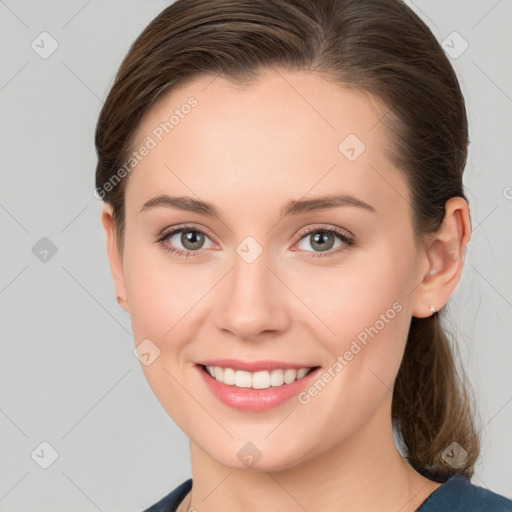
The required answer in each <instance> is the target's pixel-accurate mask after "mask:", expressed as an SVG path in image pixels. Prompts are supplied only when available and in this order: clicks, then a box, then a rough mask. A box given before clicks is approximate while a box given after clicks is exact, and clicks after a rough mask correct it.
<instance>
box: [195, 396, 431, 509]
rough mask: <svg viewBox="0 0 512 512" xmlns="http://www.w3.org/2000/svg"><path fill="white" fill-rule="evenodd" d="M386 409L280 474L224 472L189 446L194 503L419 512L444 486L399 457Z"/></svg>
mask: <svg viewBox="0 0 512 512" xmlns="http://www.w3.org/2000/svg"><path fill="white" fill-rule="evenodd" d="M381 405H383V407H381V408H380V410H377V411H376V412H375V414H374V416H373V417H372V419H371V421H370V422H368V423H366V424H365V425H364V426H363V427H361V428H359V429H358V430H357V431H356V432H354V433H353V434H352V435H351V436H350V437H349V438H347V439H344V440H343V441H342V442H341V443H339V444H337V445H334V446H333V447H332V449H330V450H329V451H328V452H327V453H325V452H324V453H321V454H319V455H316V456H314V457H311V458H308V459H306V458H305V459H304V460H303V461H302V462H300V463H298V464H296V465H295V466H293V467H291V468H288V469H284V470H280V471H278V470H276V471H260V472H258V471H257V470H253V471H248V470H243V469H234V468H231V467H227V466H225V465H222V464H219V463H218V462H217V461H215V460H214V459H213V458H211V457H210V456H209V455H208V454H207V453H206V452H204V451H203V450H202V449H201V448H200V447H199V446H198V445H197V444H195V443H193V442H191V443H190V452H191V467H192V479H193V487H192V501H191V506H192V507H194V509H197V510H200V511H201V512H220V511H223V512H226V511H232V510H244V511H247V512H256V511H261V510H265V511H267V512H277V511H282V510H297V511H301V510H317V511H322V512H331V511H332V512H334V511H339V510H350V511H351V512H363V511H368V510H376V509H378V510H379V511H380V512H397V511H400V512H409V511H414V510H416V508H418V507H419V505H420V504H421V503H422V502H423V501H424V500H425V499H426V497H427V496H428V495H429V494H430V493H432V492H433V491H434V490H435V489H436V488H437V487H438V486H439V485H440V484H437V483H435V482H432V481H431V480H428V479H426V478H424V477H422V476H421V475H420V474H419V473H417V472H416V471H414V470H413V469H412V468H411V467H410V466H409V465H408V464H407V463H406V462H405V460H404V459H403V458H402V456H401V455H400V453H399V452H398V450H397V449H396V446H395V442H394V438H393V430H392V425H391V418H390V414H389V411H390V406H391V404H390V403H388V404H381ZM384 405H386V406H385V407H384ZM188 501H189V497H187V498H186V500H185V502H186V503H187V504H188ZM192 510H193V509H192Z"/></svg>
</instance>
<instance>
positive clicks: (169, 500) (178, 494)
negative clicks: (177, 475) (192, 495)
mask: <svg viewBox="0 0 512 512" xmlns="http://www.w3.org/2000/svg"><path fill="white" fill-rule="evenodd" d="M190 489H192V479H191V478H189V479H188V480H185V482H183V483H182V484H180V485H178V487H176V489H174V490H173V491H171V492H170V493H169V494H167V495H166V496H164V497H163V498H162V499H161V500H159V501H158V502H157V503H155V504H154V505H151V507H149V508H147V509H146V510H144V512H175V510H176V508H177V507H178V505H179V504H180V503H181V502H182V501H183V498H184V497H185V496H186V495H187V493H188V492H189V491H190Z"/></svg>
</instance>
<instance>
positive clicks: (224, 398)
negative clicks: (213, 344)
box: [196, 360, 321, 412]
mask: <svg viewBox="0 0 512 512" xmlns="http://www.w3.org/2000/svg"><path fill="white" fill-rule="evenodd" d="M224 361H225V360H224ZM217 363H218V362H217ZM259 364H260V366H258V368H261V362H260V363H259ZM212 366H223V367H224V368H232V367H231V366H229V365H227V366H224V365H221V364H214V365H212ZM196 368H197V369H198V371H199V374H200V375H201V377H202V379H203V380H204V382H205V384H206V386H207V387H208V389H209V390H210V391H211V392H212V394H213V395H214V396H215V397H216V398H217V399H218V400H220V401H221V402H222V403H224V404H226V405H228V406H230V407H232V408H234V409H239V410H242V411H249V412H263V411H267V410H269V409H272V408H274V407H277V406H279V405H281V404H282V403H283V402H285V401H287V400H289V399H291V398H293V397H294V396H296V395H298V394H299V393H300V391H302V390H303V389H304V388H305V387H306V386H308V385H309V384H310V383H311V381H312V379H314V378H315V377H316V375H317V373H318V371H319V370H320V369H321V368H320V367H318V368H315V369H314V370H311V371H310V372H309V373H308V374H307V375H306V376H305V377H303V378H302V379H299V380H296V381H294V382H292V383H290V384H283V385H282V386H276V387H272V386H271V387H269V388H267V389H252V388H237V387H236V386H228V385H227V384H223V383H222V382H219V381H217V380H216V379H214V378H213V377H211V376H210V375H209V374H208V373H207V372H206V369H205V368H203V367H202V366H200V365H196ZM280 368H283V367H282V366H280ZM295 368H306V366H301V367H297V366H295ZM283 369H284V368H283Z"/></svg>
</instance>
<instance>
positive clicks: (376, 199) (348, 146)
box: [126, 71, 408, 210]
mask: <svg viewBox="0 0 512 512" xmlns="http://www.w3.org/2000/svg"><path fill="white" fill-rule="evenodd" d="M385 112H386V108H385V107H384V106H383V105H382V104H381V103H380V102H379V101H378V100H377V99H376V98H375V97H373V96H371V95H369V94H367V93H364V92H362V91H358V90H355V89H350V88H347V87H342V86H340V85H338V84H334V83H332V82H329V81H326V80H324V79H323V78H321V77H320V76H319V75H317V74H313V73H309V72H290V71H272V72H266V73H263V74H261V75H260V76H259V78H258V79H257V80H256V81H255V82H253V83H252V84H250V85H249V86H244V87H236V86H234V85H233V84H232V83H230V82H228V81H226V80H224V79H222V78H220V77H214V76H208V77H206V76H205V77H201V78H199V79H196V80H193V81H191V82H189V83H186V84H183V85H181V86H180V87H179V88H177V89H175V90H173V91H171V93H169V94H167V95H166V96H164V97H163V98H161V99H160V101H159V102H158V103H157V104H156V105H155V106H154V107H153V108H152V109H151V110H150V111H149V113H148V115H147V116H146V117H145V119H144V121H143V122H142V123H141V126H140V129H139V132H138V135H137V138H136V141H135V144H134V146H133V148H132V149H133V150H135V151H137V150H138V149H140V148H142V147H143V146H147V147H151V149H150V150H148V151H144V153H145V156H144V157H142V158H140V160H138V161H137V162H136V165H135V167H134V168H133V170H132V171H131V172H130V178H129V182H128V187H127V191H126V201H127V209H128V207H129V206H130V204H131V205H132V206H133V207H136V206H138V207H139V208H140V206H141V205H142V204H143V203H144V202H145V201H147V200H148V199H150V198H151V197H152V196H154V195H157V194H165V193H176V194H186V195H196V196H198V197H200V198H201V199H204V200H208V201H211V202H213V203H220V204H222V202H225V201H228V202H231V203H233V200H234V197H236V199H238V201H239V204H241V205H244V207H246V208H250V207H251V204H252V203H254V204H255V206H256V207H259V208H261V198H263V197H264V198H265V201H266V202H267V203H268V205H269V206H270V205H271V204H272V202H273V201H275V202H276V207H279V206H281V205H282V203H283V202H284V201H285V200H289V199H296V198H300V197H302V196H304V195H306V194H308V195H323V194H325V193H331V192H333V191H339V192H344V193H351V194H354V195H359V196H360V197H361V199H362V200H364V201H367V202H369V203H370V204H373V205H374V206H376V208H377V209H378V205H379V204H380V206H381V210H382V209H387V208H389V207H390V201H391V202H392V203H393V204H395V205H396V204H397V203H398V201H397V197H398V196H401V197H402V198H407V197H408V190H407V187H406V184H405V181H404V180H403V176H402V174H401V172H400V171H398V170H397V169H396V168H394V167H393V166H392V164H391V163H390V162H389V160H388V158H387V157H386V152H385V150H386V148H388V147H389V140H388V133H387V129H386V127H385V125H383V123H382V122H380V120H381V118H382V116H383V115H384V114H385ZM402 202H403V201H402ZM405 202H407V201H405ZM402 206H406V205H402Z"/></svg>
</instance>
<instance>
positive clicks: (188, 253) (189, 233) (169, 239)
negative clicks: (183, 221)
mask: <svg viewBox="0 0 512 512" xmlns="http://www.w3.org/2000/svg"><path fill="white" fill-rule="evenodd" d="M205 239H209V237H208V235H207V234H206V233H205V232H204V231H201V230H200V229H197V228H195V227H193V226H176V227H174V228H172V229H170V230H167V231H165V232H164V233H163V234H162V235H161V236H160V237H159V238H158V240H156V242H157V243H159V244H160V245H162V247H163V248H164V249H165V250H166V251H168V252H173V253H176V254H178V255H179V256H183V257H185V258H195V257H196V256H199V254H198V252H199V251H200V250H201V249H204V248H205V247H203V246H204V241H205ZM176 244H181V246H182V247H183V249H181V248H179V247H178V248H177V247H175V245H176Z"/></svg>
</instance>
